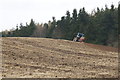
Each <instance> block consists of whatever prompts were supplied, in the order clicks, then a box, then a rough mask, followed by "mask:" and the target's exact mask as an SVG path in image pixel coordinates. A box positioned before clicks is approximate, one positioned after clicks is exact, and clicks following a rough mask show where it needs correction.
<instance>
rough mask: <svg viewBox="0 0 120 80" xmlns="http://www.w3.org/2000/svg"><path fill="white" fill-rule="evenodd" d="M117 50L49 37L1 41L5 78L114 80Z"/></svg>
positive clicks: (116, 68)
mask: <svg viewBox="0 0 120 80" xmlns="http://www.w3.org/2000/svg"><path fill="white" fill-rule="evenodd" d="M116 50H117V49H115V48H112V47H105V46H100V45H93V44H88V43H79V42H72V41H67V40H56V39H48V38H30V37H29V38H26V37H14V38H10V37H6V38H2V55H3V73H2V77H5V78H55V77H58V78H116V77H118V53H117V51H116Z"/></svg>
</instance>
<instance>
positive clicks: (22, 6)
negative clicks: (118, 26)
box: [0, 0, 119, 31]
mask: <svg viewBox="0 0 120 80" xmlns="http://www.w3.org/2000/svg"><path fill="white" fill-rule="evenodd" d="M118 2H119V0H0V31H1V30H5V29H12V28H15V26H16V24H20V23H23V25H25V23H26V22H28V23H29V22H30V19H31V18H32V19H33V20H34V21H35V22H39V23H42V22H43V23H45V22H48V21H49V20H52V16H55V18H56V19H57V20H59V19H60V18H61V17H62V16H64V15H65V14H66V11H67V10H69V11H70V13H72V11H73V9H74V8H76V9H77V10H78V11H79V9H80V8H82V7H85V9H86V11H87V12H88V13H90V12H91V11H92V10H93V9H96V8H97V7H99V8H102V7H103V8H104V7H105V4H107V5H108V8H110V6H111V4H114V5H115V7H118Z"/></svg>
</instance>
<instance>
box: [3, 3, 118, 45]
mask: <svg viewBox="0 0 120 80" xmlns="http://www.w3.org/2000/svg"><path fill="white" fill-rule="evenodd" d="M119 9H120V6H118V8H115V7H114V5H113V4H112V5H111V8H108V7H107V5H105V9H103V8H101V9H100V8H99V7H97V9H96V10H93V11H92V12H91V14H88V13H87V12H86V10H85V8H84V7H83V8H81V9H80V10H79V11H77V9H73V12H72V13H70V12H69V11H66V14H65V16H62V17H61V19H60V20H56V19H55V17H52V21H48V23H44V24H39V23H35V22H34V21H33V19H31V22H30V24H27V23H26V26H23V25H22V23H21V24H20V26H18V25H17V26H16V29H15V30H12V31H8V32H7V33H6V32H5V31H3V32H2V36H3V37H44V38H55V39H66V40H72V39H73V38H74V37H75V36H76V34H77V33H78V32H80V33H84V34H85V37H86V40H85V42H87V43H94V44H101V45H107V46H113V47H117V46H118V45H117V44H118V39H117V38H118V17H119V16H118V11H120V10H119ZM119 19H120V18H119ZM119 34H120V31H119Z"/></svg>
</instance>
